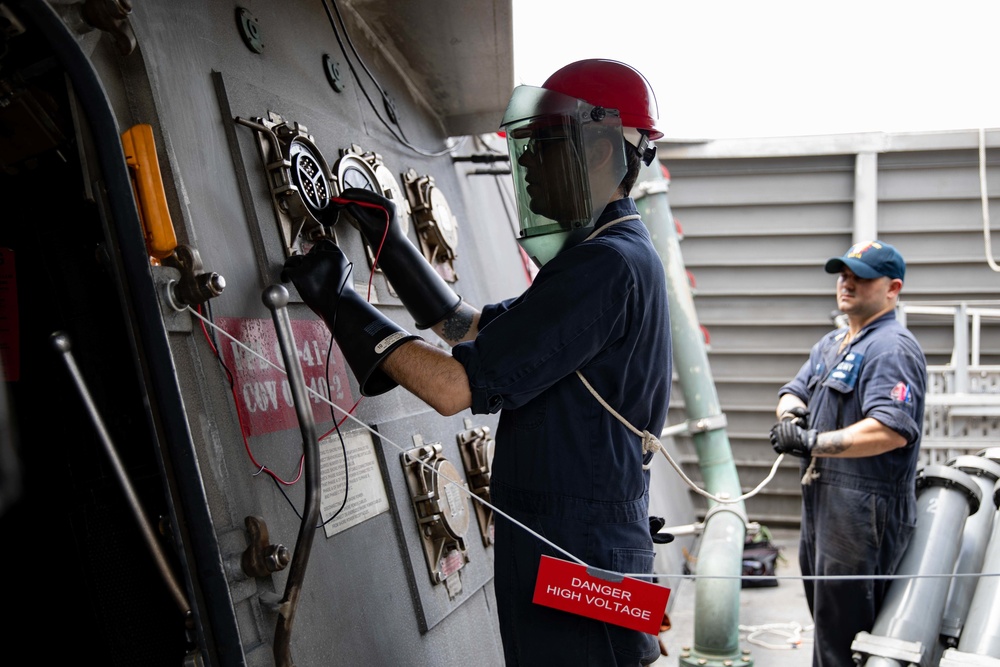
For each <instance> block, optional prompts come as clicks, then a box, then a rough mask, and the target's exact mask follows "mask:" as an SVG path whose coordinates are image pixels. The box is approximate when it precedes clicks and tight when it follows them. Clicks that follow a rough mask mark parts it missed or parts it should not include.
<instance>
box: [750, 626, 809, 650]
mask: <svg viewBox="0 0 1000 667" xmlns="http://www.w3.org/2000/svg"><path fill="white" fill-rule="evenodd" d="M813 627H814V626H813V625H812V624H809V625H807V626H805V627H803V626H802V624H800V623H796V622H794V621H792V622H789V623H765V624H764V625H741V626H739V629H740V632H745V633H747V637H746V639H747V641H748V642H749V643H751V644H756V645H757V646H762V647H764V648H769V649H797V648H799V647H800V646H801V645H802V642H803V637H802V633H803V632H811V631H812V629H813ZM768 634H771V635H778V636H779V637H784V641H783V642H782V643H780V644H774V643H771V642H768V641H765V640H763V639H761V636H762V635H768ZM806 641H808V640H806Z"/></svg>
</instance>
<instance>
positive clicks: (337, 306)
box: [281, 239, 417, 396]
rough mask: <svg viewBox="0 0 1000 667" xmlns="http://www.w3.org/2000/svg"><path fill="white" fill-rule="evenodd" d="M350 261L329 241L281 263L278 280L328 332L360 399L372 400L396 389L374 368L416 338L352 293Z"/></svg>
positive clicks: (388, 378) (382, 373)
mask: <svg viewBox="0 0 1000 667" xmlns="http://www.w3.org/2000/svg"><path fill="white" fill-rule="evenodd" d="M351 268H352V265H351V262H350V261H349V260H348V259H347V256H346V255H344V253H343V251H342V250H341V249H340V248H338V247H337V244H335V243H334V242H333V241H330V240H329V239H323V240H322V241H320V242H319V243H317V244H316V245H314V246H313V247H312V250H310V251H309V253H308V254H306V255H293V256H292V257H289V258H288V259H287V260H286V261H285V266H284V268H283V269H282V271H281V281H282V282H288V281H291V282H292V283H293V284H294V285H295V289H297V290H298V291H299V296H301V297H302V300H303V301H305V303H306V305H307V306H309V307H310V308H311V309H312V311H313V312H314V313H316V314H317V315H319V316H320V317H322V318H323V321H324V322H326V326H327V327H329V328H330V331H331V332H333V338H334V340H336V341H337V345H338V347H340V351H341V352H343V353H344V359H346V360H347V365H348V366H350V367H351V371H352V372H353V373H354V377H356V378H357V379H358V384H359V385H360V386H361V395H362V396H378V395H379V394H383V393H385V392H387V391H389V390H390V389H392V388H393V387H395V386H396V382H395V381H394V380H393V379H392V378H390V377H389V376H388V375H386V374H385V373H384V372H382V371H381V370H380V369H379V366H381V365H382V362H383V361H384V360H385V358H386V357H387V356H389V353H390V352H392V351H393V350H395V349H396V348H397V347H399V346H400V345H402V344H403V343H405V342H406V341H408V340H413V339H415V338H417V336H414V335H412V334H410V333H408V332H407V331H406V330H404V329H402V328H401V327H400V326H399V325H397V324H396V323H395V322H393V321H392V320H390V319H389V318H387V317H386V316H385V315H383V314H382V313H380V312H379V311H378V310H377V309H376V308H375V306H373V305H371V304H370V303H368V302H367V301H365V300H364V299H363V298H361V296H360V295H359V294H358V293H357V292H355V291H354V285H353V284H352V281H351Z"/></svg>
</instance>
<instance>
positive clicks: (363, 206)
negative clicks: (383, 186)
mask: <svg viewBox="0 0 1000 667" xmlns="http://www.w3.org/2000/svg"><path fill="white" fill-rule="evenodd" d="M338 198H339V199H341V200H344V201H348V202H350V203H347V204H340V206H342V207H343V209H344V210H346V211H347V212H348V213H349V214H350V216H351V218H352V219H353V220H354V222H355V226H356V227H357V228H358V229H359V230H360V231H361V234H362V235H363V236H364V237H365V240H366V241H367V242H368V245H369V246H371V249H372V252H373V253H375V254H376V255H377V257H378V266H379V267H380V268H381V269H382V271H383V272H384V273H385V275H386V277H387V278H388V279H389V282H391V283H392V287H393V289H394V290H395V291H396V293H397V294H399V300H400V301H402V302H403V306H405V307H406V310H407V311H408V312H409V313H410V315H411V316H413V320H414V322H415V323H416V325H417V328H418V329H429V328H430V327H432V326H434V325H435V324H437V323H438V322H440V321H441V320H443V319H444V318H446V317H448V316H449V315H451V314H452V313H453V312H455V311H456V310H457V309H458V307H459V306H460V305H462V297H460V296H458V295H457V294H455V292H454V291H453V290H452V289H451V287H449V286H448V283H446V282H445V281H444V278H442V277H441V275H440V274H439V273H438V272H437V271H435V270H434V267H432V266H431V265H430V264H429V263H428V262H427V260H426V259H425V258H424V256H423V254H422V253H421V252H420V250H418V249H417V247H416V246H414V245H413V243H411V242H410V239H408V238H407V237H406V235H405V234H404V233H403V230H402V229H401V228H400V226H399V223H398V222H397V221H396V205H395V204H394V203H393V202H392V200H390V199H386V198H385V197H383V196H381V195H378V194H376V193H374V192H372V191H371V190H364V189H362V188H348V189H346V190H344V191H343V192H341V193H340V196H339V197H338Z"/></svg>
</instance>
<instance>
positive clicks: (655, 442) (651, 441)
mask: <svg viewBox="0 0 1000 667" xmlns="http://www.w3.org/2000/svg"><path fill="white" fill-rule="evenodd" d="M625 219H626V218H622V220H625ZM616 222H617V221H616ZM576 376H577V377H578V378H580V382H582V383H583V386H584V387H586V388H587V391H589V392H590V394H591V395H592V396H593V397H594V398H595V399H597V402H598V403H600V404H601V405H602V406H604V409H605V410H607V411H608V412H610V413H611V415H612V416H613V417H615V419H617V420H618V421H620V422H621V423H622V424H624V425H625V427H626V428H627V429H628V430H630V431H632V432H633V433H635V434H636V435H637V436H639V437H640V438H642V451H643V452H655V451H660V452H662V453H663V455H664V456H665V457H667V462H669V463H670V465H671V467H673V469H674V470H676V471H677V474H678V475H680V476H681V479H683V480H684V482H685V483H686V484H687V485H688V486H689V487H691V490H692V491H694V492H695V493H698V494H700V495H702V496H705V497H706V498H708V499H709V500H714V501H715V502H717V503H719V504H721V505H732V504H735V503H741V502H743V501H744V500H746V499H747V498H752V497H753V496H755V495H757V494H758V493H760V490H761V489H763V488H764V487H765V486H767V483H768V482H770V481H771V480H772V479H774V476H775V474H777V472H778V465H779V464H780V463H781V461H782V460H783V459H784V458H785V455H784V454H778V458H777V459H775V461H774V465H773V466H771V472H770V474H769V475H768V476H767V477H765V478H764V481H763V482H761V483H760V484H758V485H757V486H756V488H754V489H753V490H752V491H748V492H747V493H744V494H743V495H742V496H740V497H738V498H730V497H729V496H728V495H725V496H716V495H713V494H712V493H710V492H708V491H705V490H704V489H702V488H700V487H699V486H698V485H697V484H695V483H694V482H693V481H692V480H691V478H690V477H688V476H687V475H685V474H684V471H683V470H681V467H680V466H679V465H677V462H676V461H674V458H673V457H672V456H670V453H669V452H667V449H666V447H664V446H663V443H662V442H660V439H659V438H657V437H656V436H655V435H653V434H652V433H650V432H649V431H640V430H639V429H637V428H636V427H635V426H632V424H630V423H629V422H628V420H627V419H625V418H624V417H622V416H621V415H620V414H618V413H617V412H615V409H614V408H612V407H611V406H610V405H608V404H607V402H606V401H605V400H604V399H603V398H601V395H600V394H598V393H597V390H596V389H594V388H593V387H592V386H591V384H590V383H589V382H587V378H585V377H583V373H581V372H580V371H577V372H576ZM744 523H746V522H745V521H744Z"/></svg>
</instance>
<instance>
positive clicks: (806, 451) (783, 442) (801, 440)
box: [771, 419, 818, 457]
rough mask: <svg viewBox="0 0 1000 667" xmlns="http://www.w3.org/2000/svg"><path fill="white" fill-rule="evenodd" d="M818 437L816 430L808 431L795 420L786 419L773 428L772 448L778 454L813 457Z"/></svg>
mask: <svg viewBox="0 0 1000 667" xmlns="http://www.w3.org/2000/svg"><path fill="white" fill-rule="evenodd" d="M817 436H818V433H817V432H816V431H815V430H813V429H810V430H808V431H807V430H806V429H804V428H802V427H801V426H799V425H798V424H796V423H795V421H794V420H791V419H786V420H785V421H782V422H778V423H777V424H775V425H774V426H772V427H771V446H772V447H774V451H775V452H777V453H778V454H791V455H793V456H802V457H807V456H811V455H812V449H813V447H814V446H815V445H816V438H817Z"/></svg>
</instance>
